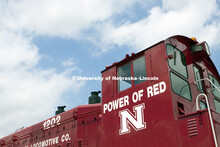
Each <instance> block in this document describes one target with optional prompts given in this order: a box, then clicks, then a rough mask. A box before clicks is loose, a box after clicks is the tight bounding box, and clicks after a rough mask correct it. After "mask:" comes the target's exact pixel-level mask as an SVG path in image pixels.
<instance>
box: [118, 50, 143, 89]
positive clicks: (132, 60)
mask: <svg viewBox="0 0 220 147" xmlns="http://www.w3.org/2000/svg"><path fill="white" fill-rule="evenodd" d="M142 57H144V62H145V64H144V67H145V73H146V75H145V76H146V77H147V64H146V63H147V62H146V56H145V54H143V55H140V56H137V57H135V58H134V59H131V60H129V61H128V62H125V63H123V64H121V65H119V66H117V67H116V73H117V77H118V75H119V73H118V69H119V68H121V67H122V66H124V65H126V64H130V73H131V77H133V78H134V63H133V62H134V61H135V60H137V59H140V58H142ZM145 81H146V80H143V82H141V83H138V84H136V85H139V84H142V83H144V82H145ZM116 83H117V93H119V92H121V91H124V90H127V89H129V88H131V87H134V86H136V85H135V82H134V80H131V86H130V87H128V88H126V89H123V90H120V88H119V87H120V80H118V81H117V82H116Z"/></svg>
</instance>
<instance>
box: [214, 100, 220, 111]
mask: <svg viewBox="0 0 220 147" xmlns="http://www.w3.org/2000/svg"><path fill="white" fill-rule="evenodd" d="M214 103H215V110H216V112H218V113H220V102H219V101H218V100H217V99H214Z"/></svg>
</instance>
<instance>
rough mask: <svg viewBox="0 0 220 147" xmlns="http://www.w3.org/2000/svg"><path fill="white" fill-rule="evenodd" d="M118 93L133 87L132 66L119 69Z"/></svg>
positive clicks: (126, 65)
mask: <svg viewBox="0 0 220 147" xmlns="http://www.w3.org/2000/svg"><path fill="white" fill-rule="evenodd" d="M118 77H119V78H121V79H120V80H118V91H122V90H125V89H127V88H129V87H131V79H130V77H131V64H130V63H127V64H125V65H123V66H121V67H119V68H118Z"/></svg>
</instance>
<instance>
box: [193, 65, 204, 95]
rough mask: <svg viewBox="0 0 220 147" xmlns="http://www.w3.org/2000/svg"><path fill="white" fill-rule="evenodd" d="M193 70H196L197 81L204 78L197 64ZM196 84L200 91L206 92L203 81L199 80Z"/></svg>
mask: <svg viewBox="0 0 220 147" xmlns="http://www.w3.org/2000/svg"><path fill="white" fill-rule="evenodd" d="M193 70H194V75H195V80H196V81H197V80H200V79H202V77H201V72H200V70H199V69H198V68H197V67H196V66H193ZM196 86H197V88H198V90H199V91H200V92H204V90H203V86H202V81H200V82H197V83H196Z"/></svg>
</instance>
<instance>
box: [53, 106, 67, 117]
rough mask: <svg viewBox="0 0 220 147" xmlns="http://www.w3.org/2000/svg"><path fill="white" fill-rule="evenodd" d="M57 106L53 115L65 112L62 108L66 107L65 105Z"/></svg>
mask: <svg viewBox="0 0 220 147" xmlns="http://www.w3.org/2000/svg"><path fill="white" fill-rule="evenodd" d="M57 108H58V110H57V111H56V113H55V115H57V114H60V113H63V112H65V110H64V109H65V108H66V106H58V107H57Z"/></svg>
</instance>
